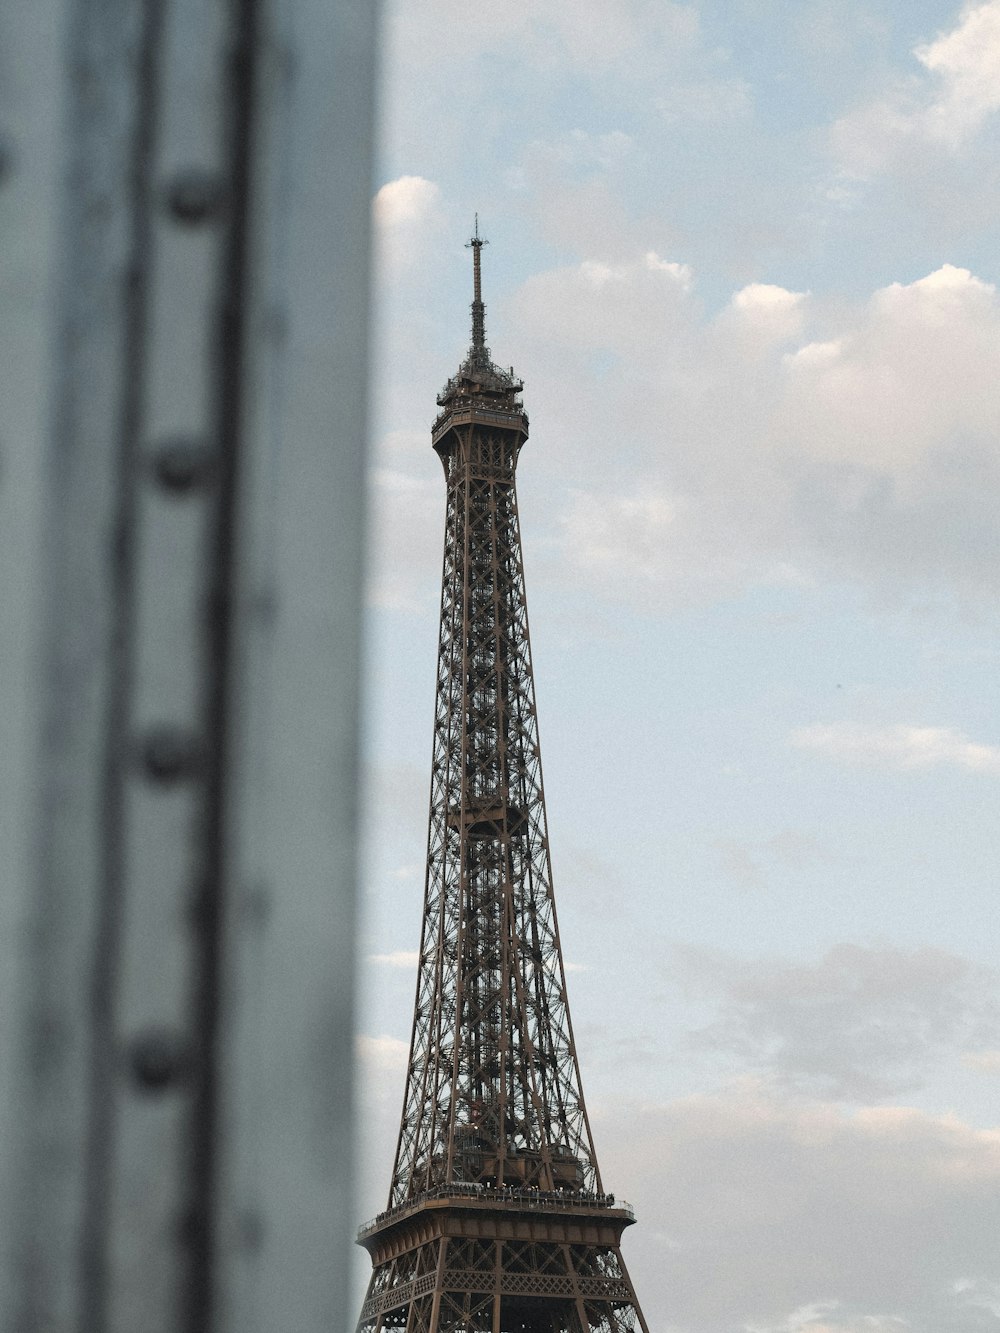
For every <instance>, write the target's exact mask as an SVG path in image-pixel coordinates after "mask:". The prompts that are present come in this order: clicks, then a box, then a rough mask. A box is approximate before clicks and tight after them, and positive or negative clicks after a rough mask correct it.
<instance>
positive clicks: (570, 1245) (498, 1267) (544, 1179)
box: [358, 223, 648, 1333]
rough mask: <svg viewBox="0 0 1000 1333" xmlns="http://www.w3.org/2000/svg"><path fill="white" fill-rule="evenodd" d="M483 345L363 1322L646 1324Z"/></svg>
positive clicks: (448, 470) (502, 389)
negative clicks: (575, 1019)
mask: <svg viewBox="0 0 1000 1333" xmlns="http://www.w3.org/2000/svg"><path fill="white" fill-rule="evenodd" d="M484 244H485V241H484V240H482V239H481V238H480V236H479V228H478V223H477V226H476V233H475V235H474V236H473V237H472V240H471V241H470V242H469V245H470V247H471V249H472V257H473V275H474V286H473V292H474V295H473V302H472V341H471V345H470V347H469V351H468V353H467V355H466V357H465V360H464V361H463V362H462V364H461V366H460V367H459V369H458V371H457V373H456V374H455V375H454V376H453V377H452V378H451V379H449V380H448V382H447V384H446V385H445V386H444V388H443V389H442V391H441V393H440V394H439V396H438V400H437V401H438V406H439V407H440V409H441V411H440V413H439V415H438V417H437V419H436V420H435V422H434V425H433V428H432V444H433V447H434V449H435V451H436V453H437V454H438V457H439V458H440V459H441V462H442V465H443V467H444V474H445V484H446V511H445V541H444V570H443V580H442V590H441V622H440V636H439V642H438V668H437V690H436V702H435V712H434V743H433V755H432V761H431V797H430V828H429V836H428V845H427V875H426V888H425V895H424V908H423V924H422V931H421V940H420V956H419V970H418V977H417V992H416V1003H415V1006H414V1016H413V1035H412V1040H411V1045H410V1057H409V1068H408V1071H407V1076H406V1090H405V1094H404V1098H403V1112H402V1118H401V1121H400V1128H399V1139H398V1144H397V1149H396V1159H395V1165H394V1167H393V1175H392V1185H391V1188H390V1192H389V1200H388V1206H387V1208H386V1210H385V1211H384V1212H382V1213H380V1214H379V1216H378V1217H376V1218H375V1219H374V1220H373V1221H371V1222H370V1223H368V1224H367V1225H366V1226H364V1227H362V1229H361V1231H360V1233H359V1238H358V1239H359V1243H360V1244H361V1245H363V1246H364V1247H365V1248H366V1249H367V1250H368V1252H369V1253H370V1255H371V1258H372V1266H373V1271H372V1278H371V1282H370V1284H369V1288H368V1293H367V1296H366V1299H365V1302H364V1306H363V1308H362V1312H361V1318H360V1321H359V1323H358V1333H388V1331H389V1330H405V1333H458V1331H459V1330H463V1331H468V1333H472V1331H475V1333H563V1331H564V1330H565V1333H591V1331H592V1330H593V1331H594V1333H596V1331H597V1330H600V1331H601V1333H636V1330H641V1331H642V1333H648V1329H647V1326H646V1323H645V1320H644V1319H643V1316H642V1313H641V1311H640V1309H639V1305H638V1302H637V1300H636V1297H635V1292H634V1290H633V1287H632V1283H631V1279H630V1278H629V1275H628V1272H627V1270H626V1268H625V1264H624V1261H623V1259H622V1256H621V1249H620V1242H621V1236H622V1232H623V1231H624V1229H625V1228H626V1227H627V1226H629V1225H630V1224H631V1223H632V1222H633V1221H634V1220H635V1218H634V1215H633V1213H632V1210H631V1208H630V1207H629V1205H628V1204H626V1203H624V1202H622V1201H620V1200H617V1199H616V1198H615V1197H614V1195H612V1194H609V1193H607V1192H605V1189H604V1185H603V1182H602V1180H601V1174H600V1170H599V1168H598V1164H597V1156H596V1154H595V1151H594V1144H593V1139H592V1136H591V1131H590V1124H589V1121H588V1119H587V1111H586V1107H585V1105H584V1100H583V1092H582V1088H581V1081H580V1069H579V1063H578V1060H577V1053H576V1045H575V1042H574V1039H573V1029H572V1025H571V1022H570V1015H569V1008H568V1004H567V995H566V976H565V968H564V965H563V958H562V950H561V947H560V943H559V930H558V925H557V921H556V910H555V901H554V898H553V893H552V869H551V863H550V857H549V838H548V828H547V824H546V818H545V798H544V791H543V786H542V768H541V757H540V751H539V743H538V724H537V718H536V712H535V689H534V678H533V674H532V667H531V649H530V643H529V637H528V617H527V606H526V601H525V590H524V568H523V564H522V559H521V538H520V528H519V522H518V513H517V494H516V488H515V471H516V468H517V461H518V456H519V454H520V450H521V447H522V445H523V444H524V442H525V441H526V440H527V438H528V418H527V415H526V414H525V411H524V404H523V402H522V400H521V392H522V389H523V385H522V383H521V381H520V380H519V379H518V378H517V377H516V376H515V374H514V371H513V369H512V368H508V369H505V368H502V367H500V366H497V365H495V364H494V362H493V361H492V359H491V357H490V352H489V348H488V347H487V346H486V328H485V307H484V305H483V300H482V274H481V260H482V248H483V246H484Z"/></svg>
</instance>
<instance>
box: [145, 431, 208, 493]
mask: <svg viewBox="0 0 1000 1333" xmlns="http://www.w3.org/2000/svg"><path fill="white" fill-rule="evenodd" d="M152 462H153V473H154V475H155V477H156V480H157V481H158V482H159V483H160V485H161V486H162V487H163V489H164V490H165V491H170V492H172V493H173V494H174V495H186V494H187V492H188V491H191V490H193V489H194V488H195V487H196V486H200V485H201V484H202V483H203V482H204V481H205V480H206V479H207V478H208V476H209V474H210V473H211V470H212V455H211V453H210V452H209V449H208V447H207V446H206V445H205V444H204V443H203V442H202V441H201V440H198V439H194V438H190V437H186V436H183V435H182V436H178V437H177V438H176V439H173V440H167V441H165V442H164V443H163V444H161V445H160V447H159V448H158V449H157V450H156V452H155V453H154V454H153V460H152Z"/></svg>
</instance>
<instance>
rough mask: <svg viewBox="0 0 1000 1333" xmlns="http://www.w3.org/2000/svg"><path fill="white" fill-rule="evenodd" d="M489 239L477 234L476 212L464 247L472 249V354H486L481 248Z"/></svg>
mask: <svg viewBox="0 0 1000 1333" xmlns="http://www.w3.org/2000/svg"><path fill="white" fill-rule="evenodd" d="M484 245H489V241H487V240H486V239H485V237H482V236H480V235H479V214H478V213H477V214H476V225H475V230H474V231H473V233H472V236H471V238H470V239H469V240H468V241H466V243H465V248H466V249H467V250H471V251H472V352H473V355H474V356H477V357H485V355H486V307H485V306H484V305H483V274H482V260H481V256H482V249H483V246H484Z"/></svg>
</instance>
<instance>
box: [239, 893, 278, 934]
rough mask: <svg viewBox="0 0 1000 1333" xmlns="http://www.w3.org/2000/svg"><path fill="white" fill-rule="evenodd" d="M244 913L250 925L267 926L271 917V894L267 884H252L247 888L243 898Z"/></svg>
mask: <svg viewBox="0 0 1000 1333" xmlns="http://www.w3.org/2000/svg"><path fill="white" fill-rule="evenodd" d="M243 911H244V913H245V914H246V920H247V923H248V925H250V926H254V927H260V926H265V925H267V921H268V918H269V917H270V915H271V894H270V893H269V892H268V889H267V886H266V885H265V884H251V885H249V886H248V887H247V889H246V891H245V893H244V896H243Z"/></svg>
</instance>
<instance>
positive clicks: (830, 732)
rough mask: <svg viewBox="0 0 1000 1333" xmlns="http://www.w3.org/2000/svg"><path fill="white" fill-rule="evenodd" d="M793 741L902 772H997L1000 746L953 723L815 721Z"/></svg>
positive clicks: (839, 757)
mask: <svg viewBox="0 0 1000 1333" xmlns="http://www.w3.org/2000/svg"><path fill="white" fill-rule="evenodd" d="M791 743H792V744H793V745H794V746H796V747H797V748H798V749H801V750H811V751H813V752H814V753H816V754H822V755H824V756H826V757H827V758H829V759H837V760H844V761H846V762H848V763H855V764H869V765H873V766H876V767H885V768H893V769H900V770H903V771H909V770H913V769H926V768H936V767H939V766H941V765H949V766H952V767H956V768H964V769H967V770H968V771H969V772H972V773H987V774H995V773H1000V746H996V745H984V744H982V743H981V742H978V741H971V740H969V738H968V737H967V736H965V735H963V733H962V732H960V731H956V730H954V729H953V728H952V727H913V726H903V725H897V726H891V727H878V726H868V725H865V724H864V723H860V722H831V723H817V724H816V725H814V726H810V727H800V728H799V729H798V730H797V731H794V732H793V733H792V736H791Z"/></svg>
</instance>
